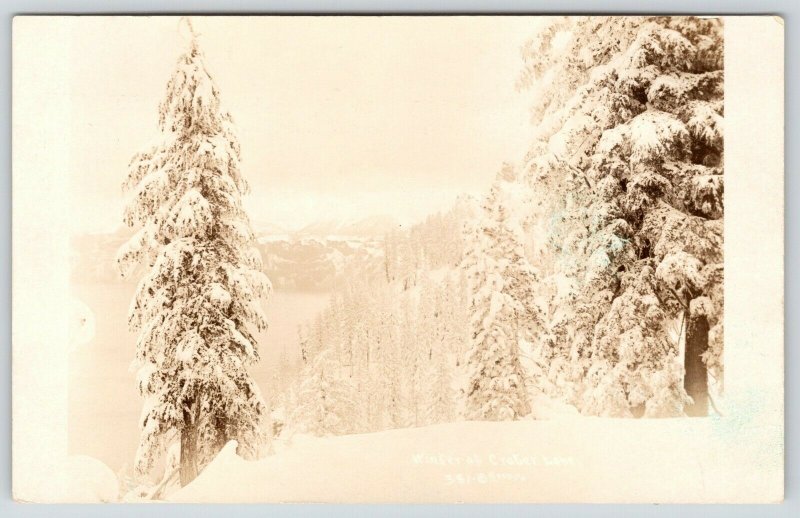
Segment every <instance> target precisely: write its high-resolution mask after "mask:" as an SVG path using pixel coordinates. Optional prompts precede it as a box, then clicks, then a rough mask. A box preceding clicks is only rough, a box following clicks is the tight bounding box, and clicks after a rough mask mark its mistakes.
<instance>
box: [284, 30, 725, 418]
mask: <svg viewBox="0 0 800 518" xmlns="http://www.w3.org/2000/svg"><path fill="white" fill-rule="evenodd" d="M523 60H524V69H523V72H522V74H521V76H520V80H519V84H518V87H519V88H520V89H521V90H531V91H532V96H531V97H532V100H533V104H534V106H533V110H532V117H533V122H534V125H535V127H536V137H535V140H534V142H533V143H532V146H531V148H530V151H529V153H528V154H527V156H526V157H525V158H524V160H523V161H522V162H521V163H519V164H518V165H516V166H512V165H508V164H507V165H505V166H503V168H502V169H501V170H500V172H499V173H498V175H497V178H496V181H495V183H494V185H493V187H492V189H491V191H490V192H489V194H488V195H487V196H486V199H485V200H484V203H483V210H482V211H480V212H479V213H477V214H470V215H469V216H468V217H464V218H457V217H453V218H449V219H448V218H445V219H444V220H442V219H441V216H440V217H438V218H439V219H435V218H431V219H429V221H428V222H426V224H423V225H420V226H418V227H417V228H416V229H412V230H411V231H408V232H396V233H393V234H391V235H389V236H388V237H387V240H386V257H385V270H386V278H385V279H384V280H383V282H381V283H374V282H373V283H369V284H362V285H358V284H355V283H354V284H352V285H351V286H348V287H347V288H346V289H345V290H343V291H342V292H340V293H339V294H338V295H337V296H336V297H335V298H334V301H333V302H332V304H331V307H330V309H329V310H328V312H327V313H326V314H325V315H324V316H323V317H321V318H320V320H318V321H317V322H316V323H315V324H314V325H313V326H312V327H311V328H309V329H308V330H306V332H305V335H304V343H305V344H306V352H307V355H308V356H307V361H308V364H307V366H306V368H305V370H304V375H303V376H302V378H301V380H300V381H299V382H298V384H296V386H295V390H294V391H293V392H291V393H290V396H289V397H288V399H289V400H290V403H289V405H288V406H289V407H292V408H293V409H294V412H293V413H290V414H289V416H288V420H289V421H290V423H291V422H294V424H295V425H297V426H298V427H301V428H305V429H307V430H310V431H313V432H316V433H346V432H352V431H366V430H376V429H380V428H384V427H393V426H404V425H415V424H424V423H428V422H437V421H439V420H442V419H454V418H469V419H517V418H520V417H523V416H525V415H527V414H529V413H530V412H531V410H532V409H531V401H532V396H533V395H535V394H540V393H541V394H545V395H547V396H549V397H551V398H557V399H560V400H562V401H564V402H566V403H569V404H571V405H574V406H575V407H576V408H577V409H578V410H579V411H580V412H581V413H583V414H585V415H603V416H648V417H656V416H680V415H705V414H707V413H708V406H709V402H710V403H711V404H713V398H711V397H710V394H713V393H714V392H716V393H720V392H721V391H722V387H723V360H722V344H723V328H722V325H723V322H722V310H723V289H722V288H723V247H722V245H723V186H724V183H723V165H722V164H723V127H722V125H723V115H724V113H723V39H722V26H721V22H720V21H719V20H718V19H701V18H682V17H675V18H673V17H592V18H570V17H565V18H554V19H552V20H550V23H549V25H548V26H547V27H546V28H544V29H543V30H542V31H540V32H539V33H538V34H537V35H536V37H535V38H534V39H533V40H531V41H530V42H529V43H528V44H527V45H526V46H525V47H524V48H523ZM465 220H466V223H464V221H465ZM462 224H463V227H462V226H461V225H462ZM447 380H449V381H447ZM442 402H447V403H446V404H445V403H442ZM437 405H440V406H437ZM434 407H436V408H438V410H436V409H434ZM445 408H446V409H445Z"/></svg>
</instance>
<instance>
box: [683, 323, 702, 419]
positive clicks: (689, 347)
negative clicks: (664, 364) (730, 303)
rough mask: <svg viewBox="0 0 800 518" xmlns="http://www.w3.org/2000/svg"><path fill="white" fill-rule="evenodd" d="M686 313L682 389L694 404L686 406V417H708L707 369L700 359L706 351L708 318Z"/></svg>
mask: <svg viewBox="0 0 800 518" xmlns="http://www.w3.org/2000/svg"><path fill="white" fill-rule="evenodd" d="M687 313H689V314H688V315H687V323H686V352H685V354H684V360H683V364H684V367H685V369H686V374H685V376H684V378H683V387H684V388H685V389H686V392H687V393H688V394H689V396H690V397H691V398H692V399H693V400H694V403H693V404H691V405H687V407H686V415H688V416H690V417H702V416H706V415H708V368H707V367H706V364H705V362H704V361H703V358H702V355H703V353H705V352H706V351H707V350H708V318H706V315H705V314H694V315H693V314H691V312H687Z"/></svg>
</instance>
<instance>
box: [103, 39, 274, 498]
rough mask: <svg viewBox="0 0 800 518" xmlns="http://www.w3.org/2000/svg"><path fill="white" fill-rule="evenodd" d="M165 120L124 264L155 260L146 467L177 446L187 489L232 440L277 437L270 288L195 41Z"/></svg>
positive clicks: (146, 327)
mask: <svg viewBox="0 0 800 518" xmlns="http://www.w3.org/2000/svg"><path fill="white" fill-rule="evenodd" d="M158 126H159V129H160V133H161V135H160V139H159V140H158V143H157V144H156V145H154V146H153V147H151V148H150V149H147V150H146V151H144V152H141V153H139V154H137V155H135V156H134V158H133V160H132V161H131V165H130V172H129V173H128V177H127V179H126V181H125V183H124V188H125V190H126V191H127V193H128V194H129V198H128V201H127V206H126V209H125V214H124V220H125V223H126V224H127V225H128V226H129V227H131V228H134V229H136V233H135V235H134V236H133V237H132V238H131V239H130V241H129V242H128V243H127V244H126V245H124V246H123V247H122V248H121V249H120V251H119V255H118V264H119V266H120V269H121V272H122V273H123V275H130V274H132V273H133V272H134V271H135V269H136V266H137V265H139V264H141V265H143V266H144V267H145V268H147V271H146V273H145V274H144V275H143V277H142V278H141V280H140V282H139V284H138V286H137V288H136V293H135V295H134V298H133V300H132V303H131V307H130V313H129V324H130V327H131V328H132V329H133V330H136V331H138V333H139V338H138V342H137V349H136V366H137V367H138V375H137V379H138V388H139V391H140V393H141V395H142V397H143V398H144V401H145V403H144V408H143V411H142V416H141V421H140V424H141V441H140V444H139V448H138V451H137V454H136V470H137V471H138V473H140V474H144V473H147V472H149V471H150V470H151V469H152V468H153V465H154V463H155V461H156V459H157V458H158V456H159V455H160V454H161V453H163V452H164V450H165V448H166V447H168V446H170V445H171V444H175V443H178V444H179V445H180V480H181V483H182V484H183V485H185V484H187V483H189V482H191V480H192V479H193V478H194V477H196V476H197V474H198V472H199V471H200V470H201V469H202V468H203V466H204V465H205V464H206V463H208V462H209V461H210V459H211V458H213V456H214V455H215V454H216V453H217V452H218V450H219V449H220V448H221V447H222V446H223V445H224V444H225V443H226V442H227V441H228V440H231V439H235V440H237V441H238V443H239V453H240V454H242V455H244V456H246V457H255V456H257V455H259V453H260V452H261V449H262V447H263V445H264V444H265V441H266V440H267V438H268V437H267V433H266V430H265V428H264V418H265V413H266V408H265V404H264V401H263V399H262V397H261V395H260V393H259V389H258V387H257V386H256V384H255V382H254V381H253V378H252V377H251V376H250V374H249V373H248V365H251V364H253V363H254V362H256V361H258V359H259V355H258V344H257V343H256V340H255V337H254V336H253V334H252V331H251V330H252V329H256V330H263V329H265V328H266V325H267V323H266V320H265V317H264V314H263V312H262V309H261V300H262V299H263V298H264V297H266V296H267V295H268V293H269V291H270V290H271V287H270V283H269V280H268V279H267V278H266V276H265V275H264V274H263V273H262V272H261V258H260V255H259V253H258V250H257V249H256V248H255V240H254V236H253V233H252V231H251V228H250V224H249V221H248V218H247V215H246V214H245V212H244V210H243V208H242V200H241V198H242V195H243V194H245V193H247V192H248V186H247V183H246V181H245V179H244V177H243V176H242V173H241V170H240V168H239V161H240V150H239V142H238V140H237V137H236V134H235V131H234V126H233V120H232V118H231V116H230V115H229V114H228V113H227V112H226V111H224V110H223V109H222V107H221V104H220V93H219V90H218V89H217V87H216V85H215V84H214V81H213V80H212V78H211V76H210V75H209V73H208V71H207V69H206V65H205V63H204V61H203V54H202V52H201V51H200V49H199V47H198V44H197V41H196V38H194V37H193V38H192V41H191V44H190V46H189V49H188V50H187V51H186V53H185V54H183V55H182V56H181V57H180V58H179V59H178V62H177V67H176V69H175V72H174V73H173V76H172V78H171V79H170V80H169V82H168V84H167V89H166V96H165V98H164V99H163V101H162V102H161V104H160V106H159V118H158Z"/></svg>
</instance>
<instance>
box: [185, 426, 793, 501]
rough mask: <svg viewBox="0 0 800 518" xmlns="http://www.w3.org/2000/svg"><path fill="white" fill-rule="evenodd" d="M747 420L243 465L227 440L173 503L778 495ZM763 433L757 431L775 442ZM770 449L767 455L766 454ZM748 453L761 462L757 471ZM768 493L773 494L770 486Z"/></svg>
mask: <svg viewBox="0 0 800 518" xmlns="http://www.w3.org/2000/svg"><path fill="white" fill-rule="evenodd" d="M743 424H744V423H742V422H739V421H737V420H735V419H734V420H731V419H729V420H727V421H726V420H725V419H719V418H708V419H647V420H646V419H640V420H635V419H619V420H615V419H601V418H569V419H555V420H550V421H516V422H461V423H451V424H442V425H435V426H428V427H423V428H412V429H403V430H391V431H385V432H378V433H372V434H363V435H346V436H338V437H323V438H314V437H308V436H295V437H294V438H293V439H292V440H291V443H290V444H286V443H285V442H284V441H278V444H277V445H276V451H277V453H276V454H275V455H272V456H270V457H267V458H265V459H263V460H261V461H257V462H248V461H245V460H243V459H241V458H240V457H238V456H236V454H235V453H234V451H235V443H229V444H228V445H227V446H226V448H225V449H224V450H223V451H222V452H221V453H220V455H219V456H218V457H217V459H215V460H214V461H213V462H212V463H211V464H210V465H209V466H208V467H207V468H206V469H205V470H204V472H203V473H202V474H201V475H200V476H199V477H198V478H197V479H196V480H195V481H194V482H193V483H192V484H190V485H189V486H187V487H185V488H183V489H182V490H179V491H178V492H176V493H174V494H173V495H171V497H170V500H172V501H175V502H543V501H550V502H552V501H579V502H609V501H616V502H655V501H661V502H691V501H699V500H703V501H721V500H726V501H729V500H731V499H733V500H737V501H754V500H762V501H763V500H778V499H780V498H781V495H775V494H772V493H770V492H769V489H770V488H773V489H774V488H775V487H780V484H779V483H777V484H776V481H779V480H781V479H782V474H781V473H782V472H781V466H780V465H779V463H778V464H777V465H776V464H775V462H774V455H772V453H771V452H770V448H771V446H770V445H769V444H768V443H767V444H763V443H761V444H758V445H757V444H756V443H757V442H758V441H756V442H753V441H752V440H749V441H748V443H747V444H748V445H749V446H750V447H749V448H748V447H747V446H745V445H744V444H743V442H742V441H741V440H740V437H741V435H740V434H741V432H743V431H744V428H743V427H742V425H743ZM772 435H774V434H771V433H767V434H766V435H765V436H769V437H771V439H774V440H778V436H775V437H772ZM773 451H774V450H773ZM753 460H755V461H756V462H760V463H761V464H760V465H758V466H757V467H758V468H759V469H754V468H755V467H756V466H755V465H754V464H753ZM773 493H774V491H773Z"/></svg>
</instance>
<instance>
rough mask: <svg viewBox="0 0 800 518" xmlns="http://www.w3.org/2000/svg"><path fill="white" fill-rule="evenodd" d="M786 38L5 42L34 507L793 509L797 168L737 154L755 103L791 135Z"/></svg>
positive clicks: (141, 23) (147, 21) (220, 31)
mask: <svg viewBox="0 0 800 518" xmlns="http://www.w3.org/2000/svg"><path fill="white" fill-rule="evenodd" d="M753 31H761V32H758V34H763V35H765V36H764V37H763V38H753V39H756V40H757V39H760V40H761V41H760V42H759V43H753V42H752V41H747V40H748V39H749V38H745V37H743V35H747V34H751V33H752V32H753ZM728 38H731V39H730V41H728ZM782 41H783V27H782V22H780V21H779V22H777V23H776V19H774V18H771V17H754V18H750V19H748V20H745V19H736V18H725V17H710V16H709V17H691V16H436V17H427V16H414V17H406V16H388V17H375V16H359V17H348V16H336V17H328V16H286V17H284V16H243V17H238V16H236V17H227V16H226V17H214V16H158V17H148V16H105V17H17V18H16V19H15V21H14V42H13V43H14V83H13V95H14V104H13V108H14V113H13V117H14V126H13V135H14V153H15V155H14V181H15V191H14V203H15V206H14V218H15V225H17V224H18V225H23V226H24V225H30V228H28V229H27V230H26V228H27V227H15V229H14V240H15V241H14V247H15V248H14V253H15V275H14V296H15V299H14V300H15V306H14V307H15V313H14V319H15V321H14V324H15V328H17V329H22V331H20V334H17V335H15V338H14V365H13V369H14V370H13V375H14V379H13V390H14V398H15V399H14V412H15V413H14V463H15V466H14V469H15V472H14V490H15V497H16V498H17V499H19V500H23V501H56V502H126V503H130V502H154V501H156V502H157V501H167V502H194V503H197V502H209V503H218V502H229V503H245V502H248V503H258V502H347V503H356V502H443V503H457V502H485V503H490V502H585V503H592V502H739V501H743V502H777V501H780V500H782V498H783V377H782V376H783V370H782V369H783V342H782V339H783V338H782V337H783V334H782V333H783V320H782V314H783V306H782V304H783V291H782V282H783V263H782V258H783V255H782V250H783V249H782V242H783V227H782V224H783V223H782V221H783V219H782V218H783V212H782V210H783V205H782V204H783V190H782V189H783V187H782V185H783V184H782V182H783V169H782V164H783V162H782V158H783V157H782V155H781V156H778V155H775V154H774V153H773V158H774V161H773V162H770V163H767V162H759V164H760V165H759V167H758V168H757V169H754V168H752V167H751V165H752V160H751V159H749V158H747V159H746V158H742V157H747V156H749V155H748V154H752V153H758V152H760V150H759V149H756V148H758V147H759V146H757V145H756V144H755V143H754V142H752V141H748V142H745V143H744V144H742V137H738V140H736V139H737V137H736V136H735V135H734V133H735V132H736V131H739V132H740V133H739V134H741V132H742V131H744V130H743V128H746V127H748V124H749V123H748V120H747V119H746V118H744V117H743V116H742V115H741V113H743V112H746V111H747V110H750V109H756V108H757V105H755V104H751V105H748V104H747V103H745V102H742V101H741V99H742V98H743V95H747V92H749V91H751V90H750V89H751V85H752V84H754V82H755V83H763V84H764V85H765V86H764V88H765V91H770V92H771V91H778V92H780V98H774V99H773V100H774V102H776V103H780V104H778V105H774V106H773V105H769V106H766V107H765V108H764V109H763V111H761V112H760V113H762V114H764V113H766V114H769V113H773V112H775V113H778V112H777V110H780V111H779V115H780V117H781V119H780V122H781V124H782V117H783V112H782V109H783V108H782V106H783V105H782V102H783V101H782V95H783V90H782V84H783V75H782V74H783V68H782V62H783V43H782ZM751 45H754V47H752V48H760V49H766V50H767V51H769V52H767V53H766V54H765V53H764V52H761V53H760V54H759V55H753V54H748V48H749V46H751ZM759 45H760V47H759ZM770 45H771V46H770ZM737 52H738V54H736V53H737ZM731 53H734V54H731ZM739 56H742V57H741V58H739ZM748 60H750V61H748ZM751 61H760V62H761V63H762V69H763V70H767V71H768V73H767V74H761V75H759V74H748V73H747V70H745V71H744V72H743V68H744V67H743V66H742V65H741V64H742V63H750V62H751ZM770 67H774V68H770ZM770 70H771V71H772V72H769V71H770ZM770 85H774V86H770ZM769 88H772V90H769ZM729 95H730V96H731V97H729ZM755 102H760V101H757V100H754V101H753V103H755ZM765 102H766V101H765ZM775 106H778V107H777V108H776V107H775ZM770 110H773V111H770ZM756 112H758V110H756ZM754 113H755V112H754ZM737 114H739V115H737ZM765 117H766V115H765ZM770 120H773V121H774V119H770ZM40 121H41V122H40ZM39 124H42V125H43V126H45V127H46V129H45V130H41V131H46V132H47V135H52V136H53V137H54V138H45V137H42V136H41V134H40V133H37V132H38V131H39V130H38V129H37V126H38V125H39ZM764 124H766V123H764ZM749 127H755V126H752V125H751V126H749ZM769 130H770V131H773V132H774V133H773V134H774V137H770V138H771V139H772V140H769V141H770V142H780V143H782V138H783V133H782V126H781V125H777V123H775V125H774V126H773V127H770V128H769ZM763 149H767V148H763ZM770 149H774V147H773V148H770ZM780 152H781V153H782V147H781V148H780ZM42 160H48V161H49V162H48V164H52V167H48V166H43V165H42V163H41V162H40V161H42ZM33 169H37V171H38V173H37V174H39V175H43V176H38V177H34V176H29V175H27V171H32V170H33ZM31 174H34V173H31ZM23 177H27V178H28V180H25V179H24V178H23ZM34 178H44V180H36V181H37V182H38V183H36V184H34V183H33V181H34V180H33V179H34ZM726 179H727V180H728V182H727V183H728V188H727V189H726ZM26 181H29V182H30V185H31V186H32V187H31V188H30V189H28V190H26V189H27V187H26V185H27V184H25V182H26ZM50 182H52V183H50ZM776 182H777V183H776ZM753 186H755V188H756V189H758V190H753V189H754V187H753ZM759 186H762V187H759ZM38 189H41V190H38ZM39 196H42V198H41V200H42V201H41V203H38V202H37V201H36V200H37V199H39ZM45 198H46V199H48V200H49V199H56V200H57V201H56V202H54V203H57V204H58V205H50V204H49V202H45V201H44V200H45ZM729 214H731V216H730V218H729V219H728V222H726V217H727V216H728V215H729ZM754 214H756V216H752V217H753V218H756V219H755V220H753V221H754V222H755V224H759V223H758V221H763V219H762V220H758V218H774V219H768V221H772V222H773V223H774V225H773V224H767V225H766V226H763V225H762V227H761V230H762V232H763V233H762V234H759V233H758V232H756V233H752V232H749V231H746V228H747V227H746V225H747V224H748V223H747V222H745V223H742V220H743V219H746V218H750V217H751V215H754ZM742 215H744V216H742ZM37 218H38V219H37ZM51 220H52V221H56V223H53V224H48V223H46V222H47V221H51ZM37 221H40V222H42V223H41V224H39V223H37ZM17 222H19V223H17ZM36 225H39V226H38V227H37V226H36ZM55 225H57V226H55ZM34 227H35V228H43V229H44V230H41V232H39V231H38V230H32V229H34ZM754 235H755V236H757V237H756V238H755V239H760V240H765V241H767V244H765V245H763V246H762V245H758V246H756V245H754V244H753V243H754V242H753V241H751V240H752V239H753V236H754ZM37 236H39V237H37ZM37 239H41V241H43V242H45V244H44V245H42V246H44V247H48V246H51V247H55V248H52V249H53V250H57V252H53V253H55V254H57V255H55V256H51V257H46V255H48V254H49V253H48V252H47V250H50V249H49V248H37V246H36V245H35V242H36V241H37ZM22 241H24V243H23V242H22ZM773 242H774V243H773ZM751 245H752V246H751ZM756 256H758V257H761V258H762V259H763V262H762V263H760V264H761V267H755V266H753V265H754V264H756V263H754V262H753V261H754V260H753V257H756ZM23 263H26V264H27V266H26V264H23ZM17 264H22V266H21V267H20V270H19V273H18V272H17V270H16V267H17V266H16V265H17ZM34 265H42V266H38V267H36V268H38V269H36V268H34ZM45 265H46V266H45ZM25 268H28V269H30V271H31V272H32V273H31V274H30V275H27V274H26V273H24V272H23V270H24V269H25ZM37 272H39V273H37ZM48 275H50V276H53V277H52V278H56V279H57V280H56V281H53V282H49V281H47V282H46V281H45V279H46V278H47V277H46V276H48ZM748 275H753V276H754V277H753V278H752V282H751V281H746V280H742V281H739V279H742V278H745V277H747V276H748ZM759 275H762V276H763V277H759ZM26 279H33V280H32V281H31V282H28V281H27V280H26ZM40 280H41V283H40V284H38V283H39V281H40ZM778 281H779V282H778ZM37 284H38V287H37ZM755 284H758V285H763V286H765V287H766V288H765V289H764V291H763V292H762V295H763V296H762V297H761V298H759V299H754V298H753V293H757V292H756V291H754V290H753V289H752V287H753V286H754V285H755ZM28 287H31V288H32V289H34V290H35V289H39V290H42V289H45V293H50V294H51V296H48V297H44V296H42V297H40V298H35V297H34V295H33V294H32V293H33V292H30V294H29V295H26V294H24V293H20V292H27V291H28ZM26 296H27V297H28V298H29V299H30V300H31V301H33V302H34V305H39V304H42V306H41V310H42V311H43V312H48V311H49V314H50V315H54V317H53V320H52V321H50V322H49V323H45V322H43V321H41V320H40V317H38V316H36V315H34V314H29V313H26V312H25V311H22V310H17V309H18V308H21V307H22V306H21V304H23V303H24V301H25V300H26V299H25V297H26ZM50 297H52V299H51V300H50V301H45V300H44V299H45V298H48V299H50ZM56 299H57V300H58V301H59V302H58V303H55V302H52V301H55V300H56ZM20 301H22V302H20ZM18 303H19V304H18ZM48 304H49V305H51V306H52V307H54V308H56V309H55V310H52V311H51V310H49V309H47V308H49V307H50V306H48ZM753 306H758V307H755V308H754V307H753ZM743 307H744V308H746V311H743V310H742V308H743ZM729 311H731V312H732V313H729ZM55 315H57V316H55ZM743 315H744V318H743ZM762 315H763V318H762ZM40 328H47V329H40ZM726 328H727V329H726ZM28 329H29V330H30V331H31V333H34V335H35V336H36V337H41V339H39V338H37V339H31V340H32V341H31V343H35V344H39V343H44V342H48V344H47V345H42V346H41V347H53V348H55V349H57V350H58V354H57V355H54V356H52V357H50V356H46V355H45V354H44V352H42V351H44V349H41V350H40V349H37V347H38V345H37V346H35V347H27V346H23V343H27V342H26V341H25V340H26V338H25V336H26V335H24V333H25V332H26V330H28ZM37 333H38V334H37ZM45 333H51V334H45ZM32 336H33V335H32ZM45 336H55V337H57V339H59V340H60V341H59V342H58V343H54V342H53V341H52V340H49V339H45V338H44V337H45ZM59 337H60V338H59ZM765 337H766V338H765ZM43 358H44V359H43ZM46 358H50V359H46ZM729 365H730V368H728V367H729ZM40 383H51V384H52V388H48V389H45V388H42V390H40V391H39V392H37V394H39V393H42V394H47V393H48V391H49V393H50V394H54V398H53V400H50V398H49V397H45V396H42V395H36V394H33V393H32V392H31V391H34V390H39V389H37V388H36V387H37V386H38V385H37V384H40ZM48 386H50V385H48ZM56 387H59V388H56ZM29 392H30V394H29ZM55 394H57V396H56V395H55ZM44 399H47V400H48V401H49V402H48V403H47V404H52V405H54V408H57V411H56V412H55V413H51V414H50V415H51V419H52V423H55V424H52V425H47V426H44V427H42V426H38V430H37V431H36V434H35V435H31V434H29V433H27V432H25V431H24V428H27V427H28V426H29V425H30V427H31V428H34V427H37V425H36V423H38V422H39V421H38V419H39V418H38V417H35V416H34V414H35V413H36V412H37V411H38V410H41V409H42V408H44V407H40V406H39V405H40V403H42V402H43V401H44ZM42 404H45V403H42ZM43 444H47V445H48V446H47V447H52V448H55V449H57V450H58V451H59V453H58V454H56V453H52V454H51V453H45V452H38V451H37V450H38V449H39V448H40V447H42V445H43ZM37 455H39V456H41V457H42V459H44V462H45V464H42V461H39V460H36V459H37V458H38V457H37ZM59 455H60V456H59ZM56 457H57V458H56ZM45 465H46V466H47V469H46V475H42V476H39V475H34V474H33V473H34V472H35V470H36V469H42V470H44V469H45ZM51 479H52V480H51ZM56 479H58V480H56Z"/></svg>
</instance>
